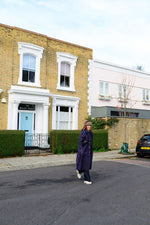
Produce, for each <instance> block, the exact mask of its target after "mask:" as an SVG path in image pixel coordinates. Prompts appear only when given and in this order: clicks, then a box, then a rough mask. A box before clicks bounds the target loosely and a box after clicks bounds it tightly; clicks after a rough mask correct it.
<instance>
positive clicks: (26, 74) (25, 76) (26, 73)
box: [22, 70, 28, 82]
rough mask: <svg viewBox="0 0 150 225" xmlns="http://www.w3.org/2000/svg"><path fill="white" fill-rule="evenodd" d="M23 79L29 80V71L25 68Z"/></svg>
mask: <svg viewBox="0 0 150 225" xmlns="http://www.w3.org/2000/svg"><path fill="white" fill-rule="evenodd" d="M22 81H25V82H28V71H27V70H23V75H22Z"/></svg>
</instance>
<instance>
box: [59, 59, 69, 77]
mask: <svg viewBox="0 0 150 225" xmlns="http://www.w3.org/2000/svg"><path fill="white" fill-rule="evenodd" d="M60 71H61V75H66V76H70V64H68V63H66V62H61V70H60Z"/></svg>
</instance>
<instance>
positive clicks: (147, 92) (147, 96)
mask: <svg viewBox="0 0 150 225" xmlns="http://www.w3.org/2000/svg"><path fill="white" fill-rule="evenodd" d="M146 100H147V101H149V90H148V89H146Z"/></svg>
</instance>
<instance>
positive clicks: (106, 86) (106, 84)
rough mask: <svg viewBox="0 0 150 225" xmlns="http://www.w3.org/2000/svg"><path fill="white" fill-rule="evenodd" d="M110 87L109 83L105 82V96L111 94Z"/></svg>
mask: <svg viewBox="0 0 150 225" xmlns="http://www.w3.org/2000/svg"><path fill="white" fill-rule="evenodd" d="M108 87H109V85H108V83H105V96H108V95H109V93H108Z"/></svg>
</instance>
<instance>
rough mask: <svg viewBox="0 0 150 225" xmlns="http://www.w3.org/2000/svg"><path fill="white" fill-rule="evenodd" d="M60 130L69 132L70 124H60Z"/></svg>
mask: <svg viewBox="0 0 150 225" xmlns="http://www.w3.org/2000/svg"><path fill="white" fill-rule="evenodd" d="M59 129H60V130H68V122H64V121H63V122H60V123H59Z"/></svg>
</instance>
